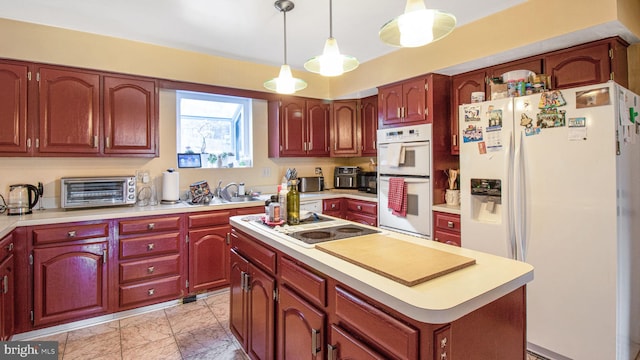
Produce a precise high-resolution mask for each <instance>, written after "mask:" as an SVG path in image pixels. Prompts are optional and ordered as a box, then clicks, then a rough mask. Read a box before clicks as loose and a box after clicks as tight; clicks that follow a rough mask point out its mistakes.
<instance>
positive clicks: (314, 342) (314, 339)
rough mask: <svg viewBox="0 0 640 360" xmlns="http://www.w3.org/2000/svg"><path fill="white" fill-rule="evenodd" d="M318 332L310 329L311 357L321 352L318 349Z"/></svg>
mask: <svg viewBox="0 0 640 360" xmlns="http://www.w3.org/2000/svg"><path fill="white" fill-rule="evenodd" d="M319 338H320V330H317V329H311V355H313V356H315V355H318V353H319V352H320V351H321V350H322V349H321V348H319V347H318V344H319V343H320V341H319V340H320V339H319Z"/></svg>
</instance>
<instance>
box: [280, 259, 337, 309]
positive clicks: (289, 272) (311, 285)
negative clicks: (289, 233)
mask: <svg viewBox="0 0 640 360" xmlns="http://www.w3.org/2000/svg"><path fill="white" fill-rule="evenodd" d="M279 273H280V277H281V279H282V281H283V282H284V283H286V284H289V285H290V286H291V287H292V288H293V289H295V290H296V291H298V292H299V293H301V294H302V295H303V296H304V297H306V298H307V300H309V301H312V302H314V303H316V304H318V305H320V307H324V306H325V305H326V304H327V280H326V279H324V278H323V277H321V276H318V275H316V274H314V273H313V272H311V271H309V270H307V269H305V268H304V267H302V266H300V265H298V264H296V263H295V262H293V261H292V260H290V259H287V258H282V261H280V271H279Z"/></svg>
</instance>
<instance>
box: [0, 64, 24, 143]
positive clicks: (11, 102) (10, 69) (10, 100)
mask: <svg viewBox="0 0 640 360" xmlns="http://www.w3.org/2000/svg"><path fill="white" fill-rule="evenodd" d="M29 74H30V70H29V66H28V65H27V64H23V63H18V62H12V61H0V129H1V131H0V154H5V153H7V154H15V155H23V154H26V153H27V150H28V146H29V145H30V137H29V128H28V122H27V111H28V108H27V88H28V82H29V79H28V76H29ZM28 141H29V143H28Z"/></svg>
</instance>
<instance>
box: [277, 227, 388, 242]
mask: <svg viewBox="0 0 640 360" xmlns="http://www.w3.org/2000/svg"><path fill="white" fill-rule="evenodd" d="M379 232H380V231H378V230H374V229H369V228H366V227H364V226H359V225H356V224H346V225H338V226H331V227H325V228H317V229H308V230H301V231H296V232H293V233H289V234H287V235H289V236H291V237H293V238H296V239H298V240H300V241H303V242H305V243H307V244H317V243H321V242H325V241H331V240H340V239H346V238H350V237H354V236H362V235H369V234H375V233H379Z"/></svg>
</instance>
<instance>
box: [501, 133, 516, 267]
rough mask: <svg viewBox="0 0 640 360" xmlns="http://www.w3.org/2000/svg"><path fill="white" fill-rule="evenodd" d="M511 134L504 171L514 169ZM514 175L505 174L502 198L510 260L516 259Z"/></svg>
mask: <svg viewBox="0 0 640 360" xmlns="http://www.w3.org/2000/svg"><path fill="white" fill-rule="evenodd" d="M513 136H514V134H513V132H512V131H510V132H509V138H508V144H507V147H506V150H507V151H506V154H505V159H504V162H505V164H504V168H505V169H514V167H513V166H511V165H512V164H513ZM514 175H515V170H513V171H508V172H507V189H508V191H505V192H504V193H503V196H504V199H503V201H504V204H505V205H507V208H508V209H509V211H507V239H508V240H509V250H508V251H509V254H510V257H511V258H512V259H516V258H517V248H516V234H515V224H514V222H515V219H514V216H515V211H514V206H515V203H514V196H513V195H514V189H513V177H514Z"/></svg>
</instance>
